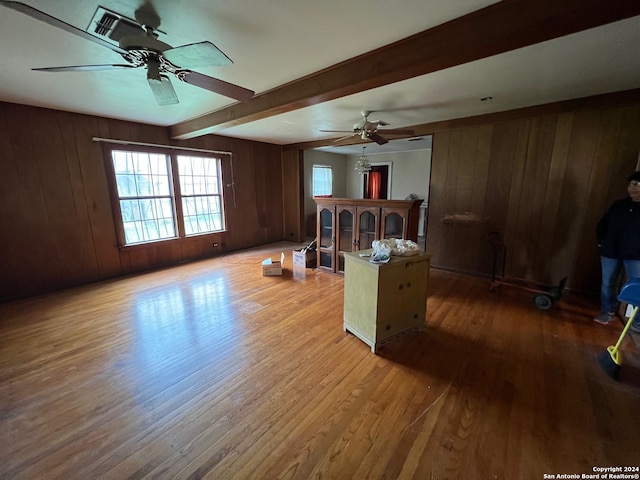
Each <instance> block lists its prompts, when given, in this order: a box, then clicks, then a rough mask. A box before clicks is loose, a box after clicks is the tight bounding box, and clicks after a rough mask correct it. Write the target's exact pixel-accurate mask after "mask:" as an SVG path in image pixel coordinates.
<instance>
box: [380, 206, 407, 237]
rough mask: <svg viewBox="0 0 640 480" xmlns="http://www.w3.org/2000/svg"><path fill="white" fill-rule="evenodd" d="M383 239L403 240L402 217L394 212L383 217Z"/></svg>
mask: <svg viewBox="0 0 640 480" xmlns="http://www.w3.org/2000/svg"><path fill="white" fill-rule="evenodd" d="M384 238H404V217H403V216H402V215H399V214H397V213H395V212H392V213H387V214H386V215H385V216H384Z"/></svg>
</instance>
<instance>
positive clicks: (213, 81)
mask: <svg viewBox="0 0 640 480" xmlns="http://www.w3.org/2000/svg"><path fill="white" fill-rule="evenodd" d="M176 76H177V77H178V79H179V80H182V81H183V82H185V83H188V84H189V85H195V86H196V87H200V88H204V89H205V90H209V91H211V92H214V93H218V94H220V95H224V96H225V97H230V98H234V99H236V100H240V101H241V102H246V101H249V100H251V98H253V95H254V94H255V92H254V91H253V90H249V89H247V88H244V87H240V86H238V85H234V84H233V83H229V82H225V81H224V80H219V79H217V78H213V77H209V76H207V75H203V74H202V73H198V72H193V71H191V70H180V71H178V72H177V73H176Z"/></svg>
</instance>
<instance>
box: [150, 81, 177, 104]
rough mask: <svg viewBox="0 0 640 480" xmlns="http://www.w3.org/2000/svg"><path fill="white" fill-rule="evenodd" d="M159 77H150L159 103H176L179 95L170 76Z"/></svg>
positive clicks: (152, 89) (152, 88)
mask: <svg viewBox="0 0 640 480" xmlns="http://www.w3.org/2000/svg"><path fill="white" fill-rule="evenodd" d="M158 78H159V80H158V79H155V78H148V79H147V80H148V81H149V86H150V87H151V91H152V92H153V94H154V95H155V96H156V100H157V101H158V105H163V106H164V105H175V104H176V103H179V102H178V95H176V91H175V90H174V88H173V85H171V81H170V80H169V77H167V76H166V75H160V76H159V77H158Z"/></svg>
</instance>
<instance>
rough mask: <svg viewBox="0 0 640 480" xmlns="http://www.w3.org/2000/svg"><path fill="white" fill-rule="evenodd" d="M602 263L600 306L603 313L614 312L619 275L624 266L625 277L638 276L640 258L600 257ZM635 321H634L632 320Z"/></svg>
mask: <svg viewBox="0 0 640 480" xmlns="http://www.w3.org/2000/svg"><path fill="white" fill-rule="evenodd" d="M600 263H601V265H602V285H601V286H600V306H601V311H602V312H603V313H615V312H617V310H618V306H619V303H620V302H618V286H619V285H620V282H619V280H620V279H619V276H620V273H621V271H622V267H624V271H625V273H626V275H627V279H632V278H640V260H618V259H616V258H609V257H600ZM634 323H635V322H634Z"/></svg>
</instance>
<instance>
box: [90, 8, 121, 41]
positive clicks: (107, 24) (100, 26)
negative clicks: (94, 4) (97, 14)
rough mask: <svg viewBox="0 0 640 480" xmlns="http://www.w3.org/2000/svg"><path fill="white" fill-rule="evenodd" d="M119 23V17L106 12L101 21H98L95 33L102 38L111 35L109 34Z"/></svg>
mask: <svg viewBox="0 0 640 480" xmlns="http://www.w3.org/2000/svg"><path fill="white" fill-rule="evenodd" d="M117 21H118V17H116V16H115V15H114V14H112V13H109V12H104V14H103V15H102V17H101V18H100V20H98V21H97V23H96V27H95V30H94V31H93V33H95V34H97V35H100V36H101V37H106V36H107V35H109V32H110V31H111V30H112V29H113V26H114V25H115V24H116V22H117Z"/></svg>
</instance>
